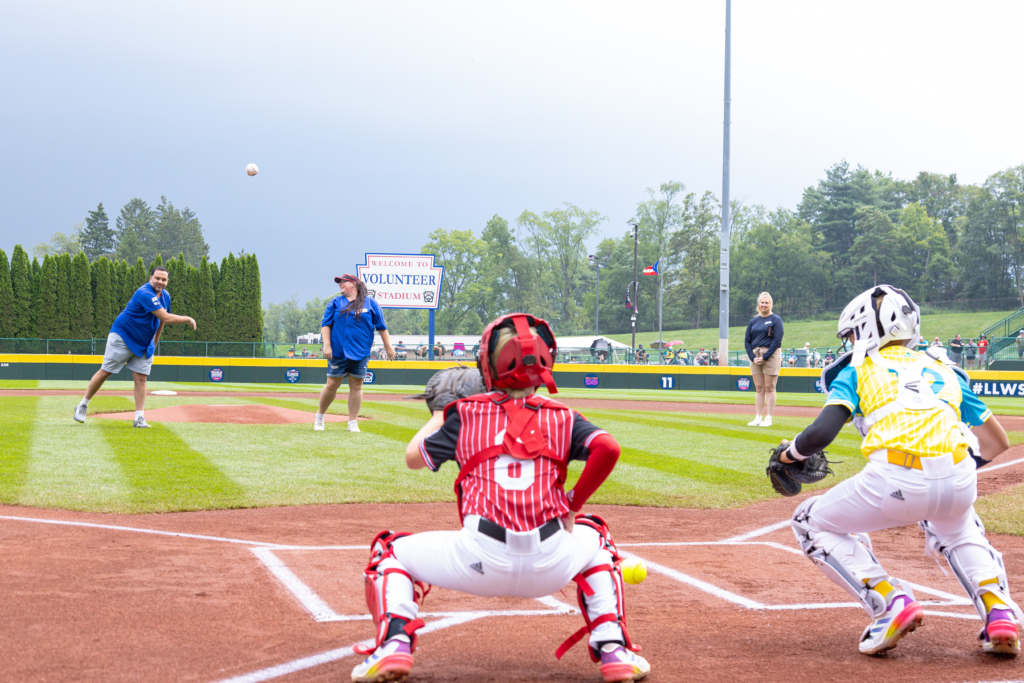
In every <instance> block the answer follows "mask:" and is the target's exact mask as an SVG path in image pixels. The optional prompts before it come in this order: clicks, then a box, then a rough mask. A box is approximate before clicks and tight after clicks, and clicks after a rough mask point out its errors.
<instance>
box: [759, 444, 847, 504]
mask: <svg viewBox="0 0 1024 683" xmlns="http://www.w3.org/2000/svg"><path fill="white" fill-rule="evenodd" d="M788 448H789V443H785V444H779V445H778V446H776V447H775V448H772V449H771V450H769V451H768V452H769V453H770V454H771V457H770V458H768V467H767V468H766V469H765V473H766V474H767V475H768V479H769V481H771V483H772V488H773V489H775V490H776V492H778V493H780V494H782V495H783V496H787V497H789V496H795V495H797V494H798V493H800V490H801V489H802V488H803V485H804V484H817V483H818V482H819V481H821V480H822V479H824V478H825V477H827V476H828V475H830V474H834V472H832V469H831V468H830V467H829V465H832V464H836V462H838V461H835V460H829V459H828V458H827V457H825V456H826V453H825V451H819V452H817V453H813V454H812V455H811V456H810V457H808V458H807V459H806V460H797V461H796V462H791V463H787V462H782V461H781V460H780V459H779V458H780V457H781V456H782V454H783V453H785V452H786V450H787V449H788Z"/></svg>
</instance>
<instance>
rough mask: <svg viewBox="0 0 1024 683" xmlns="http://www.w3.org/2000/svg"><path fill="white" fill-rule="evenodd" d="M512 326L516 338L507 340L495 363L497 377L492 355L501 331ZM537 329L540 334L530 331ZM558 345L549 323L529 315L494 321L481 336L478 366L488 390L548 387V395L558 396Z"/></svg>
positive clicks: (521, 314) (515, 315) (516, 314)
mask: <svg viewBox="0 0 1024 683" xmlns="http://www.w3.org/2000/svg"><path fill="white" fill-rule="evenodd" d="M505 327H512V328H514V329H515V331H516V336H514V337H512V338H511V339H509V340H508V342H507V343H506V344H505V346H504V347H503V348H502V349H501V353H500V354H499V355H498V359H497V362H496V363H495V364H494V365H495V367H496V368H497V369H498V372H497V376H495V375H494V374H493V373H492V371H491V361H490V358H491V353H492V352H493V351H494V348H495V346H496V345H497V343H498V330H500V329H502V328H505ZM530 327H535V328H536V329H537V335H539V336H534V334H533V333H532V332H531V331H530ZM557 351H558V345H557V344H556V343H555V334H554V332H552V331H551V326H550V325H548V323H547V321H546V320H542V319H541V318H535V317H534V316H532V315H527V314H526V313H510V314H509V315H505V316H502V317H500V318H498V319H497V320H495V321H494V322H492V323H491V324H490V325H488V326H487V328H486V329H485V330H484V333H483V335H482V336H481V337H480V350H479V351H478V352H477V358H476V365H477V367H478V368H479V369H480V374H481V375H482V376H483V378H484V386H486V387H487V390H488V391H491V390H493V389H495V388H498V389H526V388H529V387H539V386H541V385H543V386H546V387H547V389H548V392H549V393H552V394H557V393H558V387H556V386H555V378H554V377H553V376H552V375H551V368H552V366H554V364H555V353H556V352H557Z"/></svg>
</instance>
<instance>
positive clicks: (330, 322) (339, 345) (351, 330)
mask: <svg viewBox="0 0 1024 683" xmlns="http://www.w3.org/2000/svg"><path fill="white" fill-rule="evenodd" d="M334 281H335V282H336V283H338V286H339V287H341V296H338V297H335V298H333V299H331V300H330V301H329V302H327V308H326V309H325V310H324V318H323V320H322V321H321V322H320V325H321V329H320V334H321V339H323V340H324V358H326V359H327V383H326V384H325V385H324V388H323V390H321V391H320V407H319V408H318V409H317V413H316V421H315V422H314V423H313V430H314V431H317V432H322V431H323V430H324V416H325V415H326V414H327V409H328V408H330V407H331V403H333V402H334V397H335V396H337V395H338V387H340V386H341V380H343V379H345V378H346V377H348V431H350V432H358V431H359V423H358V422H356V418H357V417H359V408H360V407H361V406H362V404H363V379H364V378H365V377H366V368H367V366H368V365H369V363H370V351H371V349H372V348H373V333H374V330H376V331H377V332H380V339H381V341H382V342H384V350H385V351H386V352H387V354H388V358H390V359H391V360H394V359H395V350H394V349H393V348H391V337H389V336H388V326H387V325H386V324H385V323H384V312H383V311H382V310H381V309H380V305H379V304H378V303H377V302H376V301H374V300H373V299H371V298H370V297H368V296H367V295H366V283H364V282H363V281H362V280H360V279H359V278H358V277H356V276H355V275H342V276H340V277H336V278H334Z"/></svg>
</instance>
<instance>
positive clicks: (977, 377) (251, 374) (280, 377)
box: [0, 354, 1024, 397]
mask: <svg viewBox="0 0 1024 683" xmlns="http://www.w3.org/2000/svg"><path fill="white" fill-rule="evenodd" d="M102 360H103V357H102V356H89V355H85V356H76V355H67V356H60V355H55V354H39V355H31V354H0V380H18V379H22V380H81V381H86V380H88V379H89V378H90V377H92V375H93V373H95V372H96V370H97V368H99V366H100V363H101V362H102ZM454 365H458V363H454V362H443V361H434V362H427V361H370V372H371V373H372V379H371V376H367V385H368V386H374V385H381V386H386V385H410V384H411V385H423V384H426V383H427V380H428V379H430V377H431V375H433V374H434V373H435V372H437V371H438V370H440V369H442V368H446V367H451V366H454ZM969 374H970V376H971V380H972V382H974V383H975V384H976V387H977V388H975V391H977V392H978V393H979V394H982V395H997V396H1021V397H1024V372H1005V371H998V372H997V371H991V370H990V371H981V370H973V371H970V373H969ZM554 375H555V382H557V383H558V385H559V386H561V387H573V388H579V389H588V388H591V389H654V390H662V391H744V392H746V391H749V392H753V390H754V385H753V382H752V379H751V376H750V373H749V372H748V371H747V369H746V368H735V367H729V368H720V367H687V366H649V365H632V366H631V365H585V364H579V365H576V364H563V365H556V366H555V369H554ZM819 376H820V370H813V369H806V368H784V369H783V370H782V372H781V375H780V377H779V382H778V385H777V389H778V391H780V392H796V393H813V392H816V391H817V389H816V386H815V385H816V382H817V380H818V378H819ZM326 378H327V361H325V360H306V359H301V358H297V359H272V358H267V359H262V358H223V359H217V358H192V357H169V356H158V357H156V358H155V359H154V361H153V370H152V373H151V374H150V379H151V380H153V381H155V382H241V383H260V384H289V383H290V384H311V385H321V384H323V383H324V381H325V380H326ZM114 379H121V380H130V379H131V373H130V372H129V371H128V370H127V369H124V370H122V371H121V372H120V373H118V374H117V375H115V376H114Z"/></svg>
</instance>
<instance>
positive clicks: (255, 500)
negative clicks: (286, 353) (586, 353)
mask: <svg viewBox="0 0 1024 683" xmlns="http://www.w3.org/2000/svg"><path fill="white" fill-rule="evenodd" d="M35 384H36V386H37V387H38V388H44V389H53V388H63V385H74V386H73V387H68V388H75V389H81V388H82V386H83V383H81V382H67V383H58V382H38V383H35ZM123 384H124V385H125V386H123V387H121V386H111V387H110V388H111V389H130V384H129V383H123ZM19 386H21V387H22V388H29V387H27V386H24V385H19ZM151 388H156V383H154V386H153V387H151ZM166 388H172V389H177V390H196V389H200V390H202V389H209V390H225V389H228V388H230V389H235V390H236V391H244V390H250V391H251V390H259V391H265V390H270V389H271V388H273V389H279V390H280V391H278V392H277V393H280V394H281V395H280V397H273V398H269V397H268V398H251V397H244V396H237V397H234V396H232V397H220V398H217V399H215V401H211V399H209V398H205V397H203V396H187V397H186V396H173V397H161V396H150V397H149V398H148V399H147V410H154V409H157V408H162V407H167V406H172V405H181V404H205V403H210V402H216V403H218V404H249V403H262V404H266V405H274V406H280V407H284V408H293V409H297V410H302V411H306V412H308V413H309V414H310V424H297V425H225V424H193V423H165V424H159V423H158V424H154V426H153V428H152V429H149V430H136V429H133V428H132V427H131V426H130V423H129V422H127V421H121V420H101V419H90V420H89V421H88V422H87V423H86V424H84V425H80V424H78V423H75V422H74V421H72V420H71V412H72V410H73V407H74V405H75V402H76V398H75V397H74V396H28V395H26V396H17V395H14V396H0V414H2V415H3V416H4V419H3V420H2V421H0V443H2V444H3V449H2V451H0V502H2V503H7V504H16V505H26V506H35V507H44V508H58V509H69V510H86V511H98V512H116V513H136V512H162V511H177V510H204V509H220V508H240V507H262V506H282V505H306V504H323V503H355V502H430V501H451V500H454V495H453V494H452V490H451V486H452V482H453V481H454V478H455V474H456V472H455V469H454V467H452V466H451V465H450V464H449V465H446V466H444V467H443V468H442V470H441V472H440V473H436V474H434V473H430V472H428V471H426V470H421V471H411V470H408V469H407V468H406V467H405V463H404V458H403V451H404V448H405V444H406V443H407V442H408V440H409V438H411V436H412V435H413V434H414V433H415V432H416V430H417V429H418V428H419V427H420V426H421V425H422V424H423V422H424V421H425V419H426V417H427V415H426V411H425V409H424V408H423V406H422V404H418V403H400V402H394V401H373V400H372V397H368V399H369V400H367V401H365V402H364V404H363V410H362V414H363V415H365V416H367V417H370V418H371V419H370V420H368V421H365V422H363V423H361V424H360V428H361V429H362V433H360V434H350V433H348V432H347V431H345V429H344V425H343V424H339V423H333V424H328V427H327V431H325V432H314V431H313V430H312V424H311V423H312V417H313V412H314V411H315V407H316V403H315V397H313V396H308V395H306V396H301V395H295V392H296V388H295V387H291V386H288V387H282V386H274V387H263V386H259V385H250V384H246V385H209V384H207V385H185V384H174V385H172V384H167V387H166ZM310 389H311V388H309V387H307V388H306V391H309V390H310ZM312 389H314V390H315V388H312ZM390 389H393V390H394V391H396V392H399V393H410V394H411V393H414V392H416V391H418V390H420V387H393V388H390ZM668 393H669V392H653V391H649V392H640V391H594V390H573V391H566V392H564V393H563V394H562V395H563V396H566V397H570V398H573V397H587V398H597V397H601V398H624V399H633V400H652V401H658V400H666V399H667V398H675V399H676V400H680V399H683V400H688V401H707V400H711V399H713V400H718V401H721V402H729V403H750V402H751V400H752V397H751V396H746V395H734V394H722V393H717V394H716V393H713V392H671V396H666V394H668ZM289 394H291V395H289ZM785 399H786V400H785V401H784V402H786V403H788V404H790V405H820V403H821V400H822V397H821V396H817V395H815V396H810V395H806V396H805V395H794V396H792V397H785ZM1014 400H1015V399H998V401H999V402H1007V403H1012V402H1013V401H1014ZM992 403H993V404H996V403H997V401H993V402H992ZM993 407H994V408H995V409H996V411H997V412H1007V411H1006V410H1003V409H1000V408H999V407H998V406H996V405H993ZM89 410H90V413H92V414H95V413H100V412H120V411H131V410H133V404H132V401H131V400H130V399H129V398H127V397H121V396H107V395H100V396H98V397H97V398H95V399H94V400H93V402H92V403H91V404H90V406H89ZM346 410H347V405H346V403H345V402H344V397H343V396H342V397H340V398H339V400H338V401H337V402H336V403H335V405H334V406H332V409H331V412H333V413H337V414H344V413H345V411H346ZM584 412H585V414H586V415H587V416H588V417H589V418H590V419H591V420H592V421H594V422H595V423H596V424H598V425H600V426H601V427H603V428H605V429H607V430H608V431H610V432H611V433H612V434H613V435H614V436H615V437H616V438H617V439H618V441H619V442H620V444H621V445H622V456H621V458H620V461H619V465H618V467H617V468H616V470H615V471H614V472H613V474H612V476H611V477H610V479H609V480H608V481H607V482H606V483H605V485H604V486H603V487H602V488H601V490H600V491H598V493H597V494H596V495H595V497H594V498H593V502H595V503H609V504H619V505H652V506H662V507H688V508H733V507H739V506H743V505H747V504H750V503H754V502H758V501H763V500H768V499H771V498H773V497H774V496H775V493H774V492H773V491H772V490H771V488H770V487H769V486H768V484H767V481H766V479H765V477H764V466H765V459H766V454H767V451H768V448H769V447H770V445H772V444H774V443H777V442H778V440H779V439H780V438H783V437H787V438H788V437H791V436H792V435H793V434H795V433H797V432H798V431H800V430H801V429H802V428H803V427H805V426H806V425H807V423H808V419H807V418H793V417H776V419H775V425H774V426H773V427H772V428H769V429H760V428H750V427H747V426H746V422H747V421H748V420H749V416H747V415H730V414H697V413H674V412H673V413H669V412H654V411H643V410H607V409H590V410H586V411H584ZM1011 440H1012V442H1013V443H1024V432H1011ZM859 444H860V439H859V437H858V436H857V435H856V433H855V432H854V431H853V430H852V429H848V430H844V431H843V433H842V434H841V435H840V438H839V439H838V440H837V441H836V443H835V444H834V445H833V447H832V448H831V449H830V453H831V454H832V455H833V456H835V457H836V458H838V459H840V460H843V462H842V463H841V464H839V465H837V466H836V467H835V470H836V475H837V477H836V478H832V479H829V480H828V481H827V484H828V485H834V484H835V483H837V482H838V481H840V480H842V479H845V478H847V477H849V476H852V475H853V474H855V473H856V472H858V471H859V470H860V468H861V467H863V464H864V462H865V461H864V459H863V458H862V457H860V455H859ZM581 469H582V465H581V464H579V463H575V464H573V465H572V467H571V468H570V485H571V483H572V482H573V481H575V479H576V477H578V476H579V472H580V471H581ZM1022 503H1024V488H1022V487H1017V488H1013V489H1010V490H1008V491H1006V492H1004V493H1001V494H997V495H994V496H989V497H987V498H985V499H983V500H982V501H980V502H979V511H980V512H981V513H982V514H983V515H984V516H985V520H986V524H987V525H988V526H989V528H990V529H992V530H993V531H999V532H1003V533H1013V534H1024V513H1021V509H1022Z"/></svg>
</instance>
